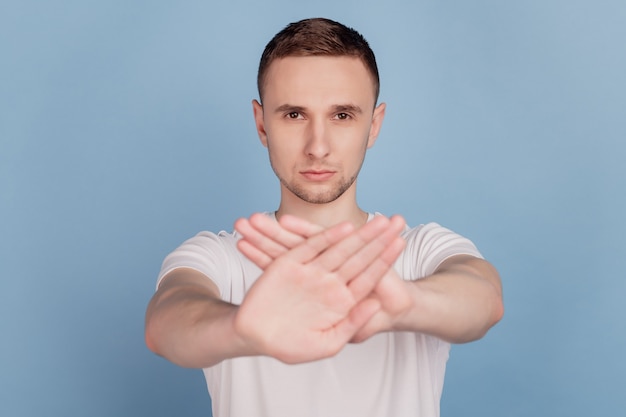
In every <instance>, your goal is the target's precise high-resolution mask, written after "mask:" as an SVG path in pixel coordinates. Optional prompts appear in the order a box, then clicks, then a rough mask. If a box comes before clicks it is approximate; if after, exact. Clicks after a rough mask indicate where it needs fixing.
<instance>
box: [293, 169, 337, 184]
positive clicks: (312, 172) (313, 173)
mask: <svg viewBox="0 0 626 417" xmlns="http://www.w3.org/2000/svg"><path fill="white" fill-rule="evenodd" d="M300 174H302V176H303V177H304V178H306V179H307V180H309V181H326V180H328V179H330V178H331V177H332V176H333V175H335V171H329V170H324V169H320V170H316V169H309V170H306V171H301V172H300Z"/></svg>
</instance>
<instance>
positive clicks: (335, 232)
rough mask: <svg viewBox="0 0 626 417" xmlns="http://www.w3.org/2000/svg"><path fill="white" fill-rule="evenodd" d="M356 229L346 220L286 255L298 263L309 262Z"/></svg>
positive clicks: (316, 235)
mask: <svg viewBox="0 0 626 417" xmlns="http://www.w3.org/2000/svg"><path fill="white" fill-rule="evenodd" d="M353 231H354V226H353V225H352V223H349V222H344V223H340V224H337V225H335V226H333V227H330V228H328V229H325V230H322V231H321V232H319V233H317V234H315V235H314V236H311V237H310V238H308V239H306V240H305V241H303V242H302V243H300V244H299V245H298V246H296V247H295V248H293V249H291V250H290V251H289V252H288V253H287V254H286V256H289V257H290V258H291V259H292V260H294V261H296V262H298V263H302V264H305V263H309V262H311V261H312V260H314V259H316V258H318V257H319V255H320V254H321V253H323V252H325V251H326V250H327V249H328V248H329V247H331V246H332V245H334V244H335V243H337V242H340V241H341V240H342V239H344V238H345V237H346V236H348V235H350V234H351V233H352V232H353Z"/></svg>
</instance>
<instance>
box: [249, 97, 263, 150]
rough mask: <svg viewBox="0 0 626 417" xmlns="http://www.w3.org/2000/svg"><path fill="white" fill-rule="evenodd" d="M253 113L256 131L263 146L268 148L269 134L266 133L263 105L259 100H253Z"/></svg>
mask: <svg viewBox="0 0 626 417" xmlns="http://www.w3.org/2000/svg"><path fill="white" fill-rule="evenodd" d="M252 111H253V112H254V123H255V125H256V131H257V133H258V135H259V139H261V143H262V144H263V146H265V147H266V148H267V133H265V122H264V121H263V105H262V104H261V103H259V102H258V101H257V100H252Z"/></svg>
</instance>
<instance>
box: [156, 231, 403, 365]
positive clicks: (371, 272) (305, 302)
mask: <svg viewBox="0 0 626 417" xmlns="http://www.w3.org/2000/svg"><path fill="white" fill-rule="evenodd" d="M401 229H402V224H396V225H395V226H394V227H392V228H389V227H388V221H378V222H371V226H369V227H367V228H361V229H359V230H357V231H354V230H353V228H352V226H351V225H349V224H343V225H338V226H335V227H333V228H330V229H327V230H324V231H321V232H319V233H317V234H314V235H313V236H311V237H308V238H306V239H301V242H300V243H299V244H297V245H295V246H294V247H293V248H291V249H289V250H287V251H284V253H283V254H282V255H280V256H278V257H277V258H275V259H273V260H272V261H271V262H268V263H267V264H265V270H264V271H263V273H262V275H261V276H260V277H259V278H258V280H257V281H256V282H255V284H254V285H253V286H252V287H251V289H250V290H249V291H248V293H247V294H246V296H245V298H244V301H243V302H242V304H241V305H240V306H235V305H232V304H228V303H225V302H223V301H221V300H220V299H219V297H218V291H217V288H216V286H215V285H214V284H213V283H212V282H211V281H210V280H209V279H207V277H205V276H204V275H202V274H200V273H198V272H195V271H193V270H190V269H180V270H174V271H172V272H171V273H170V274H168V275H167V276H166V277H165V278H164V279H163V281H162V283H161V285H160V287H159V289H158V290H157V293H156V294H155V295H154V297H153V299H152V300H151V302H150V304H149V306H148V310H147V314H146V343H147V345H148V347H149V348H150V349H151V350H153V351H154V352H155V353H157V354H160V355H162V356H164V357H166V358H167V359H169V360H170V361H172V362H174V363H176V364H179V365H181V366H186V367H208V366H211V365H213V364H216V363H218V362H220V361H221V360H224V359H227V358H232V357H236V356H247V355H267V356H272V357H274V358H276V359H279V360H281V361H283V362H287V363H300V362H307V361H312V360H317V359H321V358H325V357H329V356H332V355H334V354H336V353H337V352H338V351H339V350H340V349H341V348H342V347H343V346H344V345H345V344H346V343H347V342H348V341H349V340H350V339H351V338H352V337H353V336H354V334H355V333H356V332H357V331H358V330H359V329H360V328H361V327H362V326H363V325H364V324H365V323H366V322H367V321H368V320H369V319H370V318H371V317H372V315H373V314H375V313H376V311H377V310H378V308H379V303H378V302H377V301H376V300H373V299H366V298H365V296H366V295H367V294H368V293H369V292H371V290H372V288H373V287H374V286H375V285H376V284H377V283H378V281H380V279H381V278H382V276H383V275H384V274H385V273H386V271H387V270H388V269H389V268H390V266H391V265H392V264H393V262H394V261H395V259H396V258H397V256H398V255H399V254H400V252H401V251H402V247H403V241H402V239H401V238H400V237H399V236H398V234H399V232H400V230H401ZM244 246H245V244H244Z"/></svg>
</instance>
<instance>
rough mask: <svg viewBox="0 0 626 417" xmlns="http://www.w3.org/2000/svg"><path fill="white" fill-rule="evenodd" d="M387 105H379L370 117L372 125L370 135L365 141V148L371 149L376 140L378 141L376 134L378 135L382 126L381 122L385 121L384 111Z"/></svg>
mask: <svg viewBox="0 0 626 417" xmlns="http://www.w3.org/2000/svg"><path fill="white" fill-rule="evenodd" d="M386 108H387V105H386V104H385V103H380V104H379V105H378V106H377V107H376V108H375V109H374V114H373V115H372V124H371V126H370V135H369V138H368V139H367V148H368V149H369V148H371V147H372V146H374V143H375V142H376V139H378V134H379V133H380V128H381V127H382V125H383V120H384V119H385V109H386Z"/></svg>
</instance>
